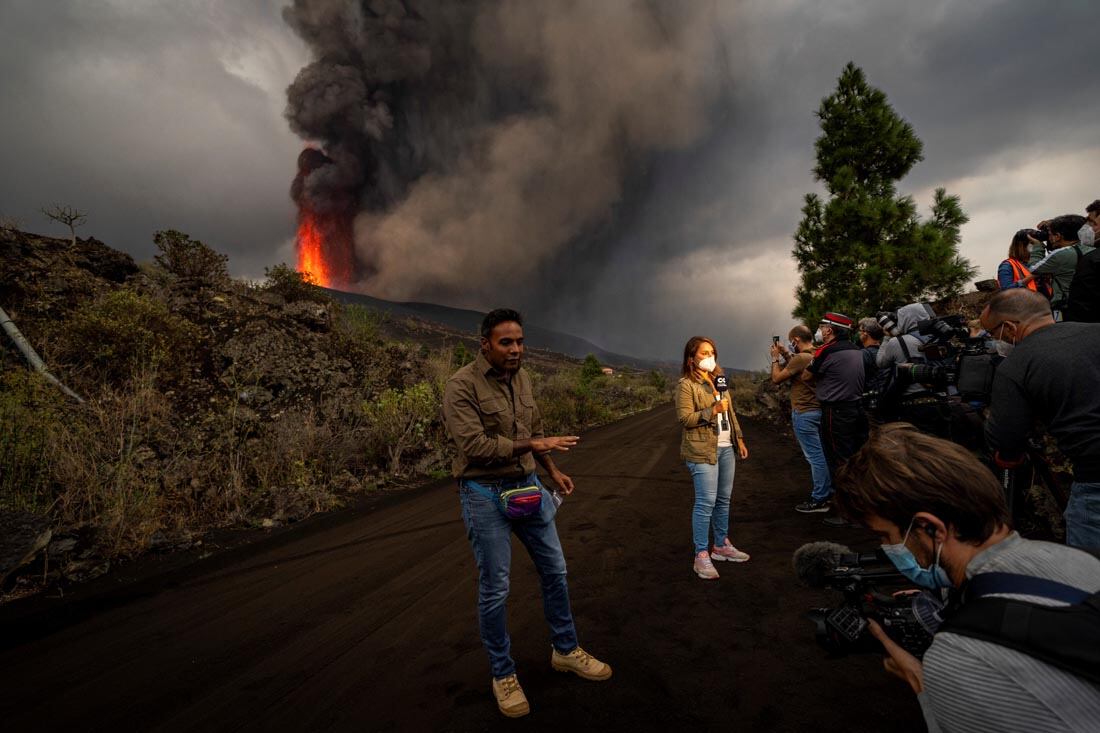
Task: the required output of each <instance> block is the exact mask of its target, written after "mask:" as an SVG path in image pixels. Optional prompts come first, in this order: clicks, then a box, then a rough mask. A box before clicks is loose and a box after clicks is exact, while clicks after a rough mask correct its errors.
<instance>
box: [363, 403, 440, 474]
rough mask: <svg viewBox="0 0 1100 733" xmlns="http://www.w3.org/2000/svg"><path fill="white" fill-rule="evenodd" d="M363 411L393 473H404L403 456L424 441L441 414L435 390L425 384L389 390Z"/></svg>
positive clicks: (374, 441) (373, 437) (378, 446)
mask: <svg viewBox="0 0 1100 733" xmlns="http://www.w3.org/2000/svg"><path fill="white" fill-rule="evenodd" d="M363 409H364V411H365V412H366V415H367V418H368V420H369V421H370V423H371V434H372V439H373V440H372V442H373V443H374V446H375V448H376V449H380V450H379V452H380V453H384V454H385V456H386V457H387V459H388V460H387V463H388V468H389V470H390V471H391V472H393V473H400V472H401V457H402V456H403V455H404V453H405V452H406V451H407V450H408V449H409V448H411V447H412V446H414V445H416V444H418V443H421V442H423V440H424V437H425V435H426V433H427V431H428V428H429V426H430V425H431V424H432V422H434V421H436V420H437V419H438V418H437V416H438V413H439V405H438V402H437V399H436V395H435V390H434V389H433V387H432V385H430V384H427V383H425V382H420V383H418V384H414V385H413V386H411V387H407V388H405V389H387V390H386V391H385V392H383V393H382V394H381V395H380V396H379V397H378V399H376V400H374V401H372V402H368V403H366V404H365V405H364V406H363Z"/></svg>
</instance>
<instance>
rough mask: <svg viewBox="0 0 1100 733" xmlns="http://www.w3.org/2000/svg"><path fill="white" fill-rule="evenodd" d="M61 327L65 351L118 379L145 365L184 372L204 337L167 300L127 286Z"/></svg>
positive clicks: (71, 357)
mask: <svg viewBox="0 0 1100 733" xmlns="http://www.w3.org/2000/svg"><path fill="white" fill-rule="evenodd" d="M60 331H61V339H62V341H63V346H62V351H63V354H64V356H65V357H66V358H67V359H68V360H69V361H71V362H75V363H79V364H83V365H87V366H89V367H91V368H92V369H93V370H94V371H95V372H96V374H97V376H99V377H100V378H101V379H103V380H105V381H107V382H110V383H113V384H119V383H121V382H124V381H126V380H128V379H130V378H131V377H132V376H133V374H134V372H135V371H136V370H138V369H142V368H149V369H151V370H153V371H158V370H160V371H161V372H162V373H163V374H165V376H176V375H180V374H182V373H184V370H186V369H187V367H188V362H189V359H190V355H191V354H192V353H193V351H194V349H195V345H196V342H197V340H198V338H199V333H198V330H197V329H196V328H195V327H194V326H193V325H192V324H191V323H190V322H188V321H187V320H186V319H184V318H181V317H179V316H177V315H175V314H173V313H170V312H169V311H168V308H167V306H165V305H164V303H162V302H160V301H157V300H154V299H152V298H150V297H149V296H147V295H143V294H141V293H138V292H136V291H133V290H129V289H127V288H121V289H119V290H113V291H111V292H109V293H107V294H105V295H103V296H101V297H100V298H98V299H96V300H94V301H92V302H91V303H89V304H87V305H85V306H83V307H82V308H80V309H79V310H77V311H76V312H75V313H74V314H73V316H72V317H71V318H70V319H69V321H68V322H67V323H65V324H64V325H63V326H62V328H61V329H60Z"/></svg>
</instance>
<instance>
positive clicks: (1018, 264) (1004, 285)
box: [997, 229, 1038, 290]
mask: <svg viewBox="0 0 1100 733" xmlns="http://www.w3.org/2000/svg"><path fill="white" fill-rule="evenodd" d="M1028 234H1029V233H1028V230H1027V229H1021V230H1020V231H1018V232H1016V234H1015V235H1013V237H1012V244H1010V245H1008V259H1006V260H1003V261H1002V262H1001V264H999V265H998V266H997V284H998V285H1000V286H1001V290H1007V289H1009V288H1028V289H1029V290H1037V289H1038V287H1037V286H1036V285H1035V281H1034V279H1032V277H1031V270H1029V269H1027V261H1028V257H1029V256H1030V255H1029V254H1028V246H1029V244H1030V242H1031V237H1030V236H1028ZM1036 241H1038V240H1036Z"/></svg>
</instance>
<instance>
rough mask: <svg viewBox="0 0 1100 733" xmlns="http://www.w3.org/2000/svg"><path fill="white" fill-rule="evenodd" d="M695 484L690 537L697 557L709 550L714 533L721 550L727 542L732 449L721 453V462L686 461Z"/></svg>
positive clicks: (715, 541)
mask: <svg viewBox="0 0 1100 733" xmlns="http://www.w3.org/2000/svg"><path fill="white" fill-rule="evenodd" d="M686 463H687V467H688V470H689V471H691V480H692V483H694V484H695V506H694V508H693V509H692V510H691V537H692V541H693V542H694V543H695V554H696V555H698V554H699V553H700V552H705V551H707V550H709V549H710V546H709V545H708V544H707V535H708V534H710V533H711V532H713V534H714V544H715V545H717V546H718V547H721V546H722V545H723V544H725V542H726V537H727V536H728V535H729V528H730V497H731V496H733V471H734V468H735V464H734V460H733V448H732V447H729V446H727V447H725V448H719V449H718V462H717V463H715V464H710V463H692V462H691V461H686Z"/></svg>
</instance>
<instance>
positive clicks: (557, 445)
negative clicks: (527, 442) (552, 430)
mask: <svg viewBox="0 0 1100 733" xmlns="http://www.w3.org/2000/svg"><path fill="white" fill-rule="evenodd" d="M578 440H580V438H579V437H578V436H576V435H558V436H555V437H552V438H531V450H532V451H534V452H535V453H549V452H550V451H555V450H560V451H567V450H569V449H570V448H572V447H573V446H575V445H576V444H577V441H578Z"/></svg>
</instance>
